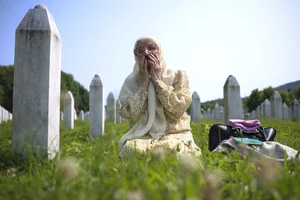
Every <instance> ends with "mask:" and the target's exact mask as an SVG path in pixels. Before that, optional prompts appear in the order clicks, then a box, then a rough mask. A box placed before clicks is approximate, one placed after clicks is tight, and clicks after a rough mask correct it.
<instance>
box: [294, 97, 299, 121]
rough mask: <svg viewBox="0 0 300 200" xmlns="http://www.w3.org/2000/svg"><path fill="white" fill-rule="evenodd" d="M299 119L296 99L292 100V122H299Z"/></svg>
mask: <svg viewBox="0 0 300 200" xmlns="http://www.w3.org/2000/svg"><path fill="white" fill-rule="evenodd" d="M299 117H300V116H299V102H298V101H297V99H294V100H293V101H292V120H293V121H296V120H299V119H300V118H299Z"/></svg>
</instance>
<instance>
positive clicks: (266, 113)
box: [263, 99, 271, 119]
mask: <svg viewBox="0 0 300 200" xmlns="http://www.w3.org/2000/svg"><path fill="white" fill-rule="evenodd" d="M263 117H264V118H265V119H270V117H271V103H270V101H269V100H268V99H265V101H264V102H263Z"/></svg>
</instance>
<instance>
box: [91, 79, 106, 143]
mask: <svg viewBox="0 0 300 200" xmlns="http://www.w3.org/2000/svg"><path fill="white" fill-rule="evenodd" d="M89 109H90V112H89V117H88V118H89V122H90V129H89V134H90V138H94V137H102V136H103V134H104V95H103V84H102V81H101V78H100V76H99V75H98V74H96V75H95V76H94V78H93V80H92V82H91V84H90V107H89Z"/></svg>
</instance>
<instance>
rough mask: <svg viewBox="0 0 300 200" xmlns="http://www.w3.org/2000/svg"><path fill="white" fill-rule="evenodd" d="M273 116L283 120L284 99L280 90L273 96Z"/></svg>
mask: <svg viewBox="0 0 300 200" xmlns="http://www.w3.org/2000/svg"><path fill="white" fill-rule="evenodd" d="M271 116H272V118H274V119H276V120H282V99H281V96H280V94H279V92H278V91H274V93H273V94H272V96H271Z"/></svg>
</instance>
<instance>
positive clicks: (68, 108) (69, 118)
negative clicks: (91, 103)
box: [64, 91, 74, 129]
mask: <svg viewBox="0 0 300 200" xmlns="http://www.w3.org/2000/svg"><path fill="white" fill-rule="evenodd" d="M64 128H66V129H73V128H74V98H73V94H72V93H71V92H70V91H68V92H67V93H66V95H65V101H64Z"/></svg>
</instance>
